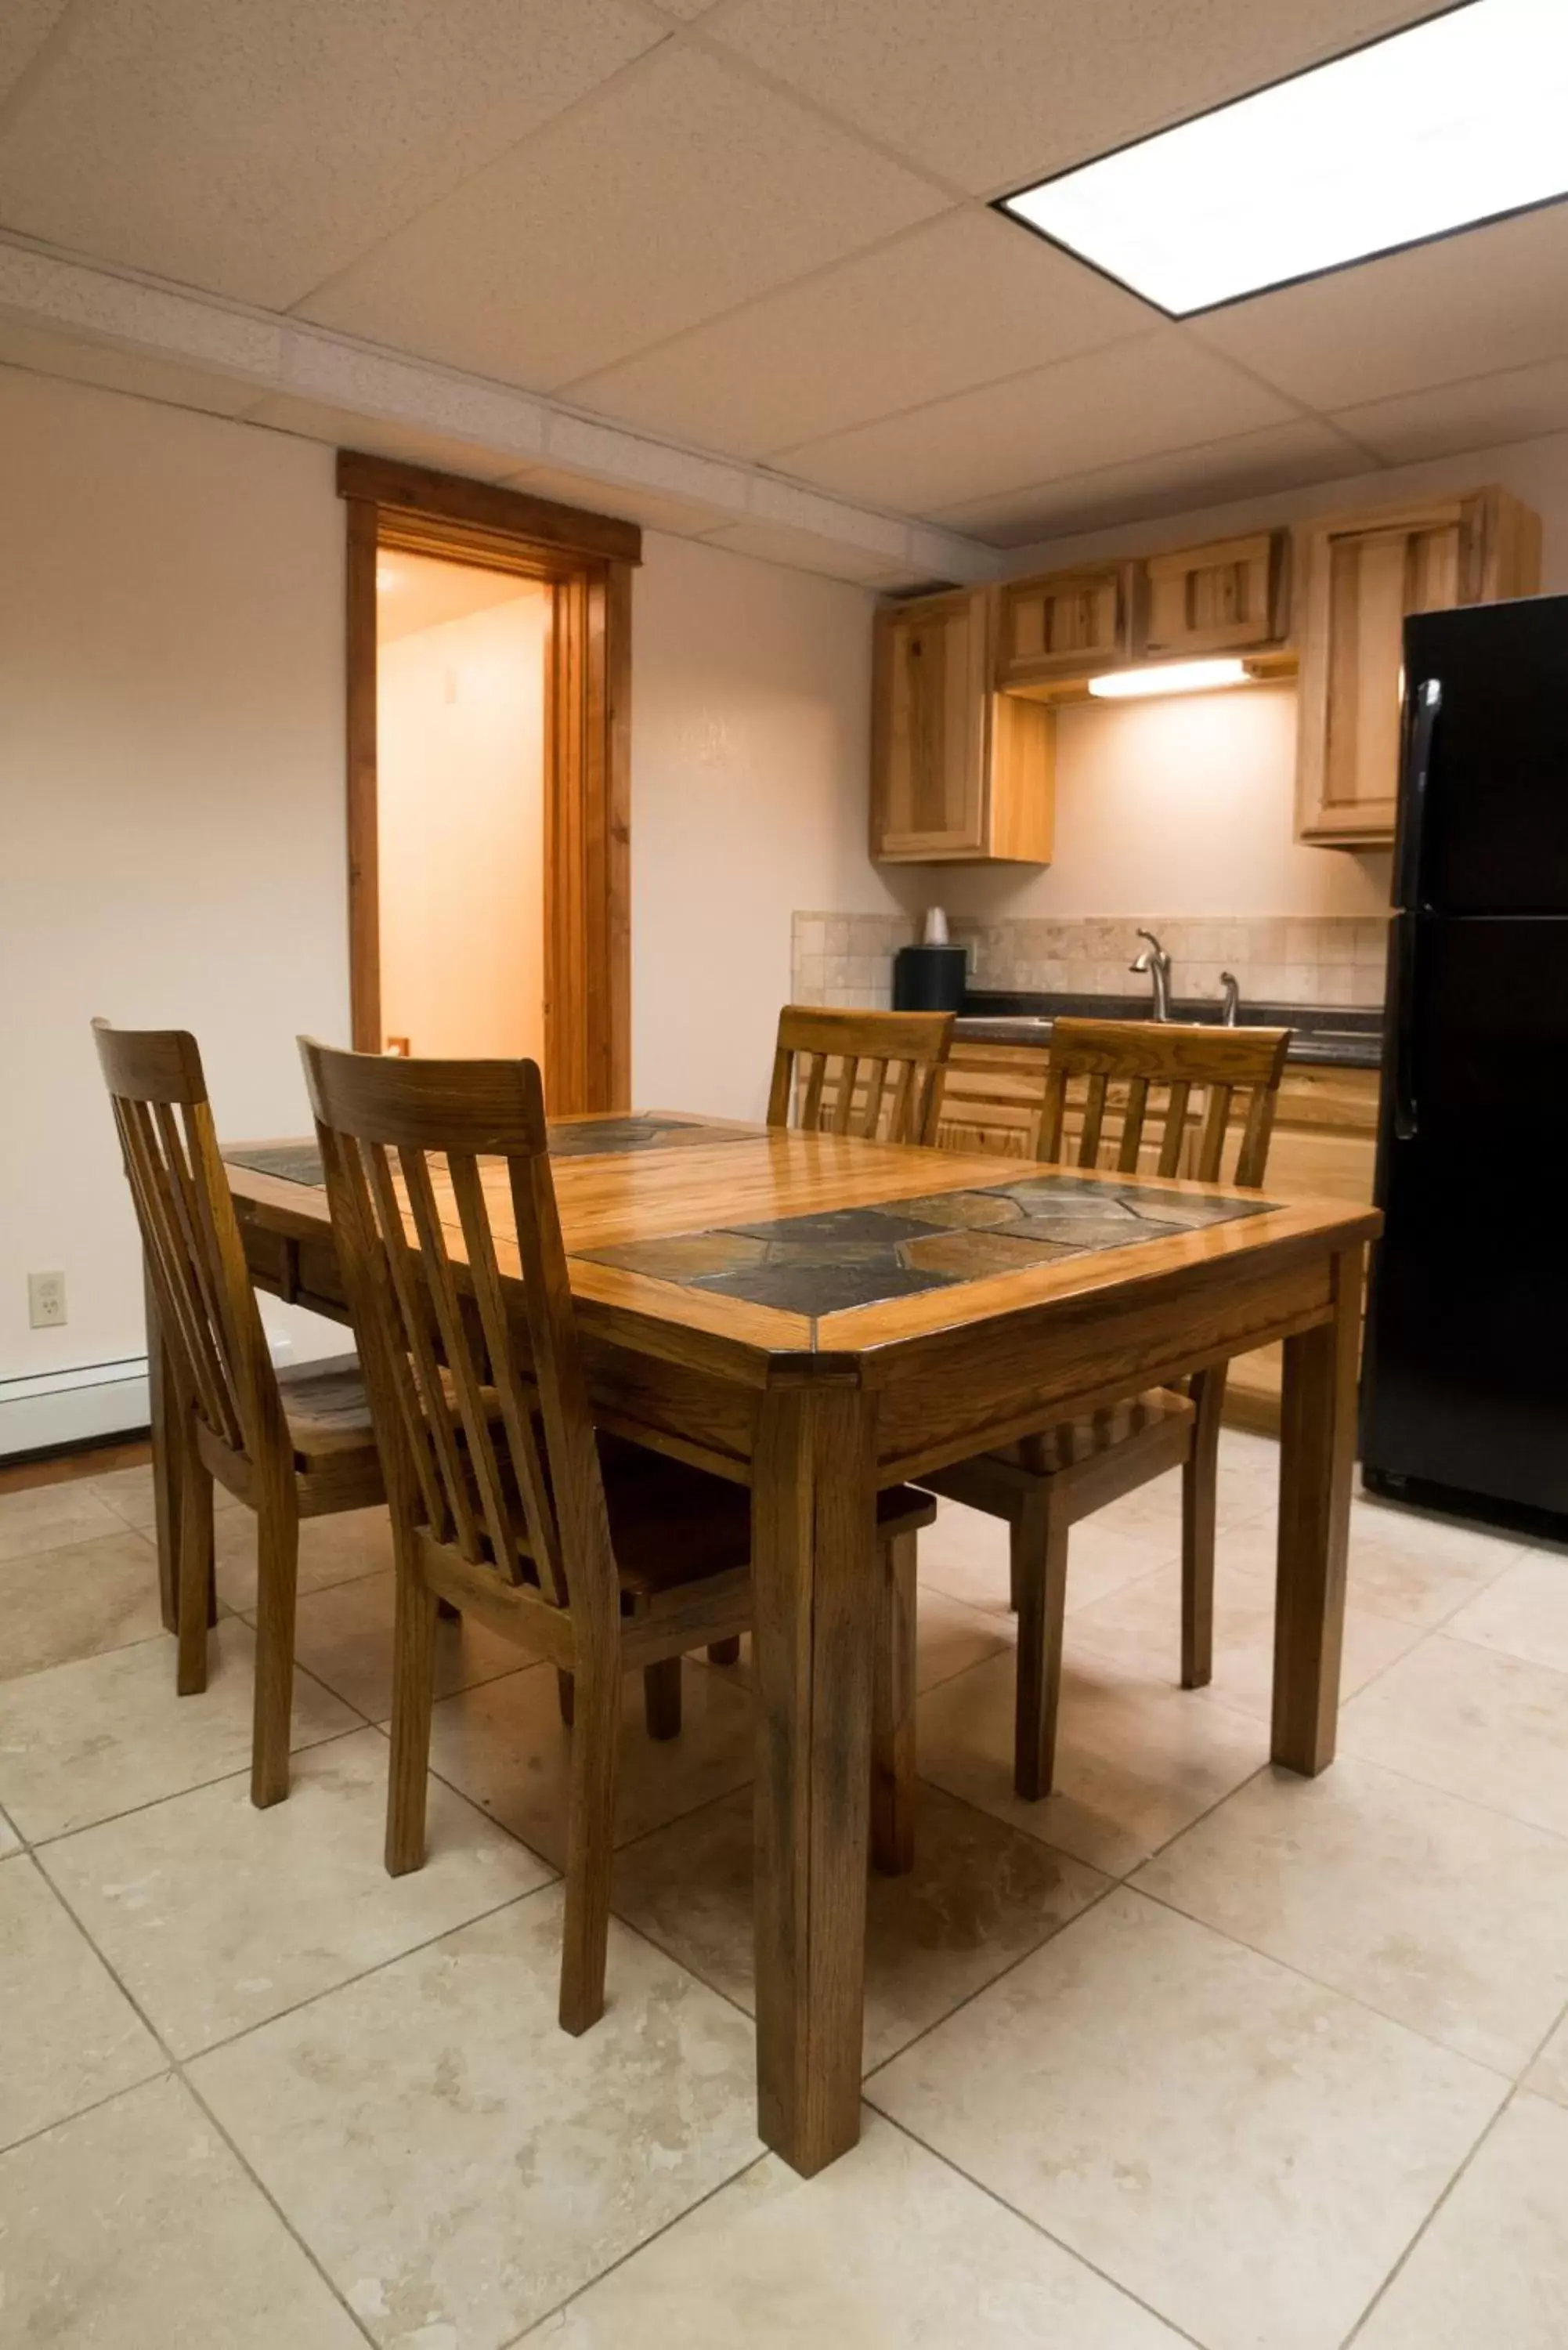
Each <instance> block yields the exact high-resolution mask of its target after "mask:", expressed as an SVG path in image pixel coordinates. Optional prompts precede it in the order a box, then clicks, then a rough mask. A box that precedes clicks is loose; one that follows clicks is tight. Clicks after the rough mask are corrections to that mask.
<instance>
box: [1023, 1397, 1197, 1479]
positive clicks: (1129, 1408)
mask: <svg viewBox="0 0 1568 2350" xmlns="http://www.w3.org/2000/svg"><path fill="white" fill-rule="evenodd" d="M1196 1416H1197V1415H1196V1413H1195V1412H1194V1409H1193V1407H1192V1405H1191V1404H1190V1403H1189V1401H1188V1399H1187V1398H1186V1397H1185V1396H1184V1395H1178V1394H1177V1393H1176V1391H1175V1389H1174V1388H1147V1390H1146V1392H1145V1393H1144V1394H1142V1395H1137V1396H1128V1397H1127V1399H1126V1400H1125V1401H1124V1402H1121V1403H1113V1404H1108V1405H1107V1406H1106V1409H1104V1410H1103V1411H1094V1412H1085V1414H1084V1415H1083V1417H1082V1418H1081V1419H1064V1420H1063V1421H1062V1422H1061V1423H1060V1425H1059V1426H1057V1427H1055V1428H1047V1429H1044V1430H1042V1431H1041V1432H1040V1433H1039V1434H1038V1435H1036V1436H1023V1437H1020V1438H1019V1440H1017V1442H1016V1443H1013V1444H999V1445H997V1446H996V1448H995V1449H994V1451H992V1454H991V1456H990V1457H991V1458H992V1460H994V1461H1006V1463H1007V1465H1008V1467H1009V1468H1012V1469H1025V1470H1027V1471H1029V1472H1030V1474H1031V1475H1033V1476H1035V1477H1058V1476H1060V1475H1061V1473H1062V1471H1063V1470H1064V1469H1081V1468H1082V1467H1083V1466H1084V1464H1085V1461H1096V1460H1098V1459H1099V1458H1100V1457H1101V1456H1102V1455H1103V1454H1105V1453H1106V1452H1114V1451H1116V1447H1117V1446H1118V1445H1120V1444H1126V1443H1127V1442H1129V1441H1130V1440H1131V1439H1132V1438H1134V1437H1138V1436H1147V1434H1148V1433H1149V1432H1150V1430H1154V1429H1157V1428H1162V1427H1168V1426H1171V1425H1174V1424H1176V1423H1178V1422H1181V1421H1186V1422H1188V1423H1190V1422H1191V1421H1192V1420H1193V1419H1195V1418H1196Z"/></svg>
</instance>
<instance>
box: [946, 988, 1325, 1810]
mask: <svg viewBox="0 0 1568 2350" xmlns="http://www.w3.org/2000/svg"><path fill="white" fill-rule="evenodd" d="M1290 1040H1291V1032H1290V1030H1289V1029H1288V1028H1220V1027H1208V1026H1200V1025H1198V1024H1191V1025H1188V1024H1176V1023H1173V1022H1163V1023H1157V1022H1154V1021H1133V1020H1058V1021H1057V1022H1056V1023H1055V1025H1054V1029H1053V1031H1052V1036H1051V1047H1050V1051H1051V1066H1050V1072H1049V1076H1048V1078H1047V1081H1046V1087H1045V1101H1044V1118H1043V1122H1042V1131H1041V1142H1040V1156H1041V1158H1042V1159H1045V1160H1049V1161H1053V1162H1055V1163H1058V1164H1071V1165H1076V1166H1078V1167H1085V1168H1100V1167H1103V1166H1110V1167H1113V1168H1114V1169H1115V1170H1116V1171H1117V1172H1119V1173H1121V1174H1124V1175H1127V1176H1129V1177H1131V1176H1137V1175H1143V1176H1150V1175H1155V1176H1181V1177H1189V1178H1192V1179H1194V1180H1198V1181H1199V1182H1204V1183H1218V1182H1220V1181H1227V1180H1228V1181H1229V1182H1231V1184H1233V1185H1235V1186H1237V1187H1238V1188H1240V1189H1241V1190H1248V1191H1251V1190H1256V1189H1258V1188H1259V1187H1260V1186H1261V1185H1262V1180H1263V1175H1264V1170H1265V1169H1266V1167H1267V1164H1268V1156H1269V1140H1270V1137H1271V1134H1272V1129H1273V1121H1274V1109H1275V1105H1276V1103H1277V1101H1278V1098H1279V1088H1280V1079H1281V1077H1282V1075H1283V1072H1284V1066H1285V1052H1286V1048H1287V1046H1288V1045H1289V1044H1290ZM1156 1097H1159V1098H1158V1099H1157V1098H1156ZM1232 1139H1234V1142H1235V1150H1234V1156H1233V1158H1232V1159H1231V1169H1230V1172H1229V1174H1228V1175H1227V1173H1226V1171H1225V1169H1226V1160H1227V1159H1228V1158H1229V1157H1231V1152H1230V1149H1229V1145H1230V1143H1231V1140H1232ZM1225 1369H1226V1367H1225V1365H1224V1364H1223V1363H1218V1364H1215V1365H1213V1366H1212V1367H1210V1368H1209V1369H1207V1370H1201V1371H1198V1372H1195V1373H1194V1374H1193V1375H1192V1376H1191V1378H1188V1379H1187V1380H1185V1381H1183V1382H1182V1383H1181V1384H1180V1385H1179V1387H1173V1388H1150V1389H1148V1390H1147V1392H1145V1393H1144V1394H1142V1395H1137V1396H1132V1397H1129V1398H1127V1399H1126V1400H1125V1401H1123V1402H1120V1403H1116V1404H1112V1405H1110V1406H1108V1407H1107V1408H1106V1409H1105V1410H1103V1411H1096V1412H1095V1413H1093V1414H1091V1415H1090V1416H1089V1417H1087V1418H1085V1419H1074V1420H1066V1421H1064V1422H1063V1423H1062V1424H1061V1425H1060V1426H1058V1427H1055V1428H1052V1429H1047V1430H1045V1431H1044V1433H1043V1434H1040V1435H1035V1436H1027V1437H1024V1438H1023V1439H1022V1440H1019V1441H1018V1442H1016V1443H1013V1444H1008V1445H1004V1446H1002V1448H1001V1449H1000V1450H998V1451H994V1452H987V1453H984V1454H982V1455H981V1456H980V1457H979V1458H978V1459H976V1460H972V1461H961V1462H960V1463H958V1464H957V1465H955V1466H954V1467H952V1468H950V1469H944V1470H940V1471H937V1472H936V1474H934V1475H930V1476H922V1478H921V1481H920V1482H921V1483H922V1484H924V1485H927V1486H929V1488H930V1489H931V1491H932V1492H937V1493H940V1494H942V1495H944V1496H945V1497H946V1498H947V1499H948V1500H950V1501H954V1502H962V1503H966V1504H967V1505H968V1506H969V1507H970V1508H971V1509H974V1510H982V1511H984V1512H985V1513H987V1514H988V1515H990V1516H992V1517H998V1518H1003V1519H1005V1520H1006V1522H1007V1524H1008V1527H1009V1529H1010V1535H1011V1544H1010V1548H1011V1568H1012V1604H1013V1606H1014V1607H1015V1608H1016V1609H1017V1611H1018V1694H1017V1706H1016V1717H1015V1727H1014V1755H1013V1777H1014V1784H1015V1785H1016V1787H1017V1790H1018V1793H1019V1794H1021V1795H1023V1796H1024V1797H1026V1798H1030V1799H1033V1798H1035V1797H1039V1796H1042V1795H1046V1794H1050V1792H1051V1782H1052V1773H1053V1768H1054V1755H1055V1743H1056V1711H1057V1703H1058V1699H1059V1695H1060V1690H1061V1679H1062V1626H1063V1618H1064V1608H1065V1600H1066V1586H1067V1536H1068V1531H1069V1529H1070V1528H1071V1527H1072V1526H1073V1525H1075V1523H1077V1521H1078V1520H1079V1519H1080V1518H1084V1517H1087V1516H1088V1515H1089V1514H1090V1513H1092V1512H1093V1511H1095V1510H1099V1509H1104V1508H1105V1507H1106V1504H1107V1503H1111V1502H1114V1501H1117V1500H1119V1499H1120V1497H1121V1496H1122V1495H1123V1494H1124V1493H1128V1492H1132V1491H1134V1489H1135V1488H1136V1487H1137V1486H1139V1485H1143V1484H1147V1482H1149V1480H1150V1479H1151V1478H1155V1477H1158V1476H1161V1475H1163V1474H1164V1472H1165V1471H1166V1470H1168V1469H1171V1468H1176V1467H1179V1468H1180V1470H1181V1685H1182V1687H1183V1689H1200V1688H1202V1687H1203V1685H1204V1684H1205V1683H1206V1682H1207V1681H1208V1680H1209V1679H1210V1677H1211V1675H1212V1671H1213V1648H1214V1628H1213V1627H1214V1519H1215V1496H1216V1480H1217V1475H1218V1453H1219V1443H1220V1412H1221V1410H1222V1409H1223V1405H1224V1400H1225Z"/></svg>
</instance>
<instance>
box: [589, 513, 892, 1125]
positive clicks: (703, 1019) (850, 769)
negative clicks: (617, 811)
mask: <svg viewBox="0 0 1568 2350" xmlns="http://www.w3.org/2000/svg"><path fill="white" fill-rule="evenodd" d="M644 555H645V557H646V560H645V564H644V567H643V569H642V570H641V571H640V572H639V574H638V576H637V585H636V588H635V592H634V600H633V607H632V609H633V622H632V648H633V650H632V754H631V769H632V1003H633V1015H634V1026H633V1079H632V1092H633V1097H634V1098H635V1100H636V1101H637V1103H638V1104H639V1106H640V1107H645V1108H674V1107H691V1108H697V1109H707V1110H712V1111H715V1112H722V1113H724V1114H727V1115H729V1116H732V1117H738V1118H742V1117H755V1116H759V1115H760V1114H761V1111H762V1107H763V1103H764V1101H765V1098H766V1092H767V1077H768V1071H769V1066H770V1064H771V1060H772V1052H773V1037H774V1028H775V1026H776V1024H777V1020H778V1010H779V1006H780V1004H781V1003H787V1002H788V1000H789V993H790V915H791V912H792V910H793V909H794V908H795V907H799V906H832V907H840V906H845V907H853V908H855V909H857V910H859V911H861V912H866V913H869V912H873V911H880V910H887V909H888V908H890V907H891V906H892V905H893V904H894V903H895V900H894V899H893V896H892V893H891V891H890V890H889V889H888V887H887V885H886V883H885V882H884V881H883V879H881V877H880V874H879V873H878V871H877V868H874V867H873V866H872V864H871V862H870V858H869V857H868V855H867V830H866V827H867V767H868V759H869V739H870V738H869V728H870V708H871V668H870V660H871V624H870V615H871V609H872V598H870V597H869V596H868V595H867V593H866V592H865V591H864V590H863V589H860V588H857V587H843V586H840V585H839V584H838V583H836V582H835V581H831V580H825V579H815V578H812V577H808V576H807V575H806V574H805V573H804V572H797V571H786V570H784V569H782V568H778V567H774V566H770V565H768V564H760V563H753V562H752V561H751V560H750V559H749V558H747V557H746V556H737V555H730V554H727V553H722V552H720V551H719V550H718V549H716V548H713V547H707V546H697V545H694V544H692V543H691V542H690V541H688V540H684V539H676V538H664V537H659V536H649V537H647V538H646V539H645V540H644Z"/></svg>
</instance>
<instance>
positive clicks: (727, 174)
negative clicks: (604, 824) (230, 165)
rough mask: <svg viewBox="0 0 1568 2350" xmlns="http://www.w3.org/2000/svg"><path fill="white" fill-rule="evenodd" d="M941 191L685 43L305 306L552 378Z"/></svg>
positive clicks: (737, 296)
mask: <svg viewBox="0 0 1568 2350" xmlns="http://www.w3.org/2000/svg"><path fill="white" fill-rule="evenodd" d="M942 206H943V199H942V198H941V196H940V194H938V193H937V192H936V191H935V190H934V189H932V188H931V187H929V185H928V184H927V183H926V182H922V181H920V180H918V179H916V178H914V177H913V176H912V175H911V174H910V173H909V172H904V171H901V170H900V169H899V168H898V165H896V164H893V163H888V162H886V161H883V159H882V158H881V157H880V156H879V155H875V154H872V153H871V152H869V151H867V149H865V148H862V147H860V146H859V145H857V143H856V142H855V141H854V140H850V139H847V138H846V137H845V136H844V135H843V134H842V133H841V132H839V131H837V130H833V129H831V128H830V127H829V126H828V125H826V124H825V123H823V122H821V121H820V120H817V119H816V118H815V117H814V116H813V115H811V114H809V113H807V112H806V111H805V110H804V109H801V108H800V107H797V106H796V105H794V102H793V101H792V100H790V99H787V98H783V97H780V96H778V95H777V94H776V93H775V92H774V91H773V90H770V89H765V88H761V87H759V86H758V85H757V84H756V83H754V82H753V81H752V80H751V79H750V78H748V77H746V76H744V75H742V74H741V73H740V72H738V71H737V70H735V69H734V68H732V67H731V66H729V65H727V64H724V63H722V62H721V61H720V60H718V59H717V58H714V57H709V56H707V55H706V54H704V53H703V52H702V51H701V50H699V49H691V48H686V47H679V46H677V47H668V48H665V49H662V50H660V51H659V52H658V53H657V54H656V55H655V56H653V57H649V58H648V59H647V60H646V61H645V62H644V63H643V64H642V65H641V66H640V67H639V68H638V69H637V70H636V71H635V72H633V73H630V74H628V75H626V76H625V77H624V78H622V79H621V80H620V81H619V82H618V83H617V84H616V85H615V87H614V88H612V89H608V90H606V91H605V92H604V93H603V94H602V95H601V96H600V97H599V98H598V99H597V101H596V102H595V103H594V104H593V105H592V106H588V107H582V108H579V109H576V112H575V113H573V114H572V115H571V116H569V117H568V118H567V119H566V120H564V121H562V122H558V123H555V124H553V125H551V126H550V127H549V128H548V129H546V130H544V131H542V132H541V133H540V134H539V136H538V137H537V138H535V139H534V140H530V142H529V143H528V145H527V146H526V147H525V148H524V149H522V150H521V151H519V152H518V153H517V154H515V155H513V156H510V157H508V158H507V159H506V160H505V161H504V162H502V163H498V164H496V165H495V166H493V168H492V169H491V170H490V171H488V172H483V173H482V174H481V175H480V176H479V177H478V178H476V179H474V180H472V181H470V182H469V183H468V185H467V186H466V187H464V188H462V189H461V190H460V191H459V192H458V193H457V194H455V195H454V196H452V197H450V198H449V199H448V200H447V202H446V203H441V204H438V205H436V206H435V207H434V208H433V209H432V210H431V211H430V212H428V213H425V214H424V215H423V216H422V218H421V219H420V220H419V221H417V222H415V223H414V224H412V225H411V226H410V227H409V228H407V229H404V230H403V231H402V232H401V233H400V234H398V235H397V236H394V237H392V238H390V239H389V241H388V242H387V243H386V244H384V245H382V246H381V247H380V248H379V251H377V252H376V253H374V254H372V255H369V257H368V258H367V259H366V260H365V261H363V262H361V263H359V264H358V265H357V266H356V267H355V268H353V269H351V270H348V272H346V273H345V275H344V276H342V277H341V278H339V279H338V280H337V283H336V284H335V285H333V286H329V287H327V288H326V289H325V290H324V291H323V292H322V293H320V294H319V295H317V296H315V297H313V299H312V300H310V301H309V302H307V303H306V305H305V306H304V307H305V310H306V314H307V315H308V316H309V317H313V318H316V319H318V320H320V321H321V322H322V323H324V324H325V325H327V326H329V327H338V328H346V329H347V330H348V332H350V333H353V334H359V335H363V336H365V337H367V338H369V339H370V340H372V341H378V342H384V343H389V344H391V345H393V346H395V347H396V348H399V349H401V350H415V351H419V352H421V353H423V354H425V355H426V356H428V357H430V358H432V359H441V360H444V361H446V362H447V363H448V364H450V365H454V366H458V367H464V368H469V369H472V370H474V371H475V372H476V373H478V374H481V375H488V376H493V377H499V378H500V379H501V380H504V381H506V382H511V383H525V384H529V385H532V386H534V387H535V388H536V389H539V390H550V389H552V388H554V387H555V386H556V385H559V384H561V383H564V382H567V381H571V380H575V379H576V378H578V377H580V376H584V375H587V374H588V373H589V372H590V371H592V370H595V369H599V368H604V367H607V366H609V365H610V364H611V363H612V362H613V361H615V360H617V359H623V358H625V357H627V356H628V355H629V353H631V352H632V351H634V350H639V349H641V348H644V347H645V346H646V345H648V344H649V343H653V342H657V341H659V340H661V339H663V338H665V337H667V336H670V335H673V334H677V333H679V332H680V330H681V329H682V328H686V327H691V326H695V325H696V324H697V323H698V322H699V321H700V320H701V319H702V318H706V317H712V316H713V315H714V314H715V313H716V312H718V311H720V310H723V309H727V308H729V307H731V306H732V304H734V303H736V302H741V301H744V300H746V299H748V298H749V297H750V296H753V295H756V294H762V293H765V292H767V291H768V290H770V288H772V287H773V286H778V285H782V284H784V282H785V281H787V280H788V279H790V278H792V277H796V276H801V275H802V274H803V273H804V272H805V271H806V270H808V269H815V268H817V267H819V266H821V265H822V264H824V263H825V262H829V261H836V260H837V259H839V258H840V256H842V255H845V254H848V253H852V252H856V251H857V250H858V249H859V248H860V247H861V246H863V245H867V244H875V243H877V241H878V240H879V239H880V238H882V237H885V236H888V235H890V234H892V233H893V231H894V230H896V229H899V228H905V227H908V226H909V224H911V223H912V222H914V221H916V220H919V219H923V218H925V217H926V216H927V215H929V213H934V212H937V211H940V209H942Z"/></svg>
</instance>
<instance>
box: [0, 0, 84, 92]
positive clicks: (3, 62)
mask: <svg viewBox="0 0 1568 2350" xmlns="http://www.w3.org/2000/svg"><path fill="white" fill-rule="evenodd" d="M67 5H68V0H5V7H4V8H0V100H4V99H5V98H7V97H8V96H9V95H10V93H11V91H12V90H13V89H15V88H16V84H17V82H18V81H19V80H20V79H21V78H22V76H23V75H24V74H25V73H26V70H27V68H28V67H29V66H30V65H31V64H32V62H33V59H34V58H35V57H36V56H37V54H38V51H39V50H40V48H42V47H43V45H44V43H45V42H46V41H47V39H48V37H49V35H50V34H51V33H52V32H53V31H54V28H55V26H57V24H58V23H59V21H60V18H61V17H62V16H64V15H65V13H66V9H67Z"/></svg>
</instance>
